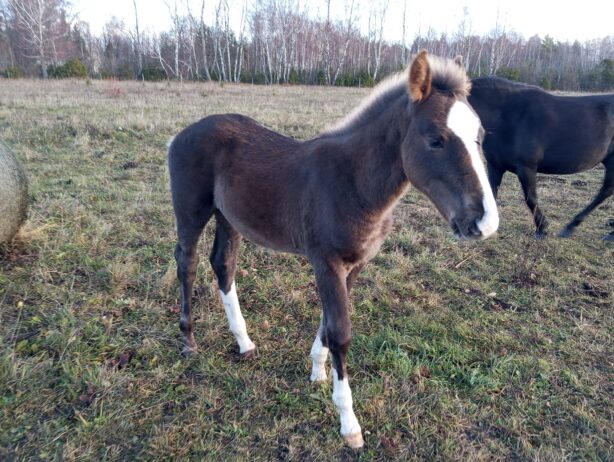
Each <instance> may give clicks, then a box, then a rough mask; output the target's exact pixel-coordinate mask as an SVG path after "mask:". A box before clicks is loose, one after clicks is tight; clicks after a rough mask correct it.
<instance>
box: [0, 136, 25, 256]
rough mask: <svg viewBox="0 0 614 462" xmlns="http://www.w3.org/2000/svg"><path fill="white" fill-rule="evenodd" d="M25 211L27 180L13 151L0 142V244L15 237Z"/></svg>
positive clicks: (23, 218)
mask: <svg viewBox="0 0 614 462" xmlns="http://www.w3.org/2000/svg"><path fill="white" fill-rule="evenodd" d="M27 209H28V178H27V177H26V173H25V171H24V169H23V167H22V165H21V163H20V162H19V160H18V159H17V157H16V156H15V154H14V153H13V151H11V150H10V149H9V147H8V146H7V145H6V144H4V143H3V142H1V141H0V244H5V243H7V242H9V241H11V240H12V239H13V237H15V234H17V231H19V228H20V227H21V225H22V224H23V222H24V221H25V219H26V216H27Z"/></svg>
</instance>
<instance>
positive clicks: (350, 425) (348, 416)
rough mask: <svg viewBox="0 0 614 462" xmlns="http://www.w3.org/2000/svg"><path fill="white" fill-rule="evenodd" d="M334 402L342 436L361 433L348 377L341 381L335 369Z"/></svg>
mask: <svg viewBox="0 0 614 462" xmlns="http://www.w3.org/2000/svg"><path fill="white" fill-rule="evenodd" d="M333 402H334V403H335V406H337V410H338V411H339V417H340V418H341V435H342V436H347V435H354V434H356V433H361V428H360V424H359V423H358V419H357V418H356V415H354V409H353V408H352V390H351V389H350V383H349V382H348V378H347V376H346V377H344V378H343V380H339V377H338V376H337V371H336V370H335V368H333Z"/></svg>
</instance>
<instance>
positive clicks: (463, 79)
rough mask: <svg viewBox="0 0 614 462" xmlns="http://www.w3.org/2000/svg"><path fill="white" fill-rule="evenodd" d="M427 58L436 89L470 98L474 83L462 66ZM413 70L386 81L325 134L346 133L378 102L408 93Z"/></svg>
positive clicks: (452, 61) (435, 58)
mask: <svg viewBox="0 0 614 462" xmlns="http://www.w3.org/2000/svg"><path fill="white" fill-rule="evenodd" d="M427 59H428V61H429V66H430V68H431V76H432V86H433V89H436V90H438V91H442V92H449V93H453V94H455V95H461V96H464V97H467V96H468V95H469V90H470V89H471V81H470V80H469V79H468V78H467V73H466V71H465V68H464V67H463V66H462V65H459V64H458V63H457V62H455V61H454V60H453V59H448V58H442V57H439V56H434V55H428V56H427ZM412 61H413V59H412ZM410 67H411V65H410V66H408V67H407V68H406V69H404V70H402V71H399V72H396V73H394V74H392V75H390V76H388V77H386V78H385V79H384V80H382V81H381V82H380V83H379V84H377V85H376V86H375V88H374V89H373V91H372V92H371V93H369V95H368V96H367V97H366V98H364V99H363V100H362V101H361V102H360V104H359V105H358V106H356V107H355V108H354V109H353V110H352V111H351V112H350V113H349V114H348V115H346V116H345V117H344V118H343V119H341V120H340V121H338V122H336V123H334V124H333V125H331V126H330V127H329V128H328V129H327V130H326V132H325V133H326V134H333V133H338V132H340V131H343V130H345V129H346V128H348V127H350V126H352V125H354V123H356V122H358V121H360V120H361V119H362V118H363V116H364V115H365V114H367V113H368V112H369V110H370V109H371V108H373V107H375V106H377V105H378V103H380V102H381V101H382V100H384V99H386V98H387V97H388V96H390V95H392V94H396V93H398V92H400V90H401V89H403V91H406V89H407V84H408V80H409V68H410Z"/></svg>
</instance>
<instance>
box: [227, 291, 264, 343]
mask: <svg viewBox="0 0 614 462" xmlns="http://www.w3.org/2000/svg"><path fill="white" fill-rule="evenodd" d="M220 295H221V296H222V303H224V310H225V311H226V317H227V318H228V324H230V331H231V332H232V333H233V334H234V336H235V338H236V339H237V343H238V344H239V352H240V353H245V352H247V351H251V350H254V349H255V348H256V345H254V344H253V342H252V341H251V340H250V338H249V335H247V326H246V325H245V319H243V315H242V314H241V307H240V306H239V297H238V296H237V288H236V286H235V283H234V282H233V283H232V286H230V290H229V291H228V293H227V294H225V293H224V292H222V291H221V290H220Z"/></svg>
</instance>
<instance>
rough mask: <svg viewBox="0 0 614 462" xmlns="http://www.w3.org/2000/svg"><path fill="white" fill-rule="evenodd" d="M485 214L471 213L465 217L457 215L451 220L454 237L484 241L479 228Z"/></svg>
mask: <svg viewBox="0 0 614 462" xmlns="http://www.w3.org/2000/svg"><path fill="white" fill-rule="evenodd" d="M483 216H484V212H483V211H481V212H469V213H467V214H465V215H462V216H461V215H457V216H455V217H453V218H452V219H451V220H450V226H451V227H452V231H454V235H455V236H456V237H457V238H458V239H462V240H475V239H483V238H484V236H483V235H482V231H480V228H479V226H478V223H479V221H480V220H481V219H482V217H483Z"/></svg>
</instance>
